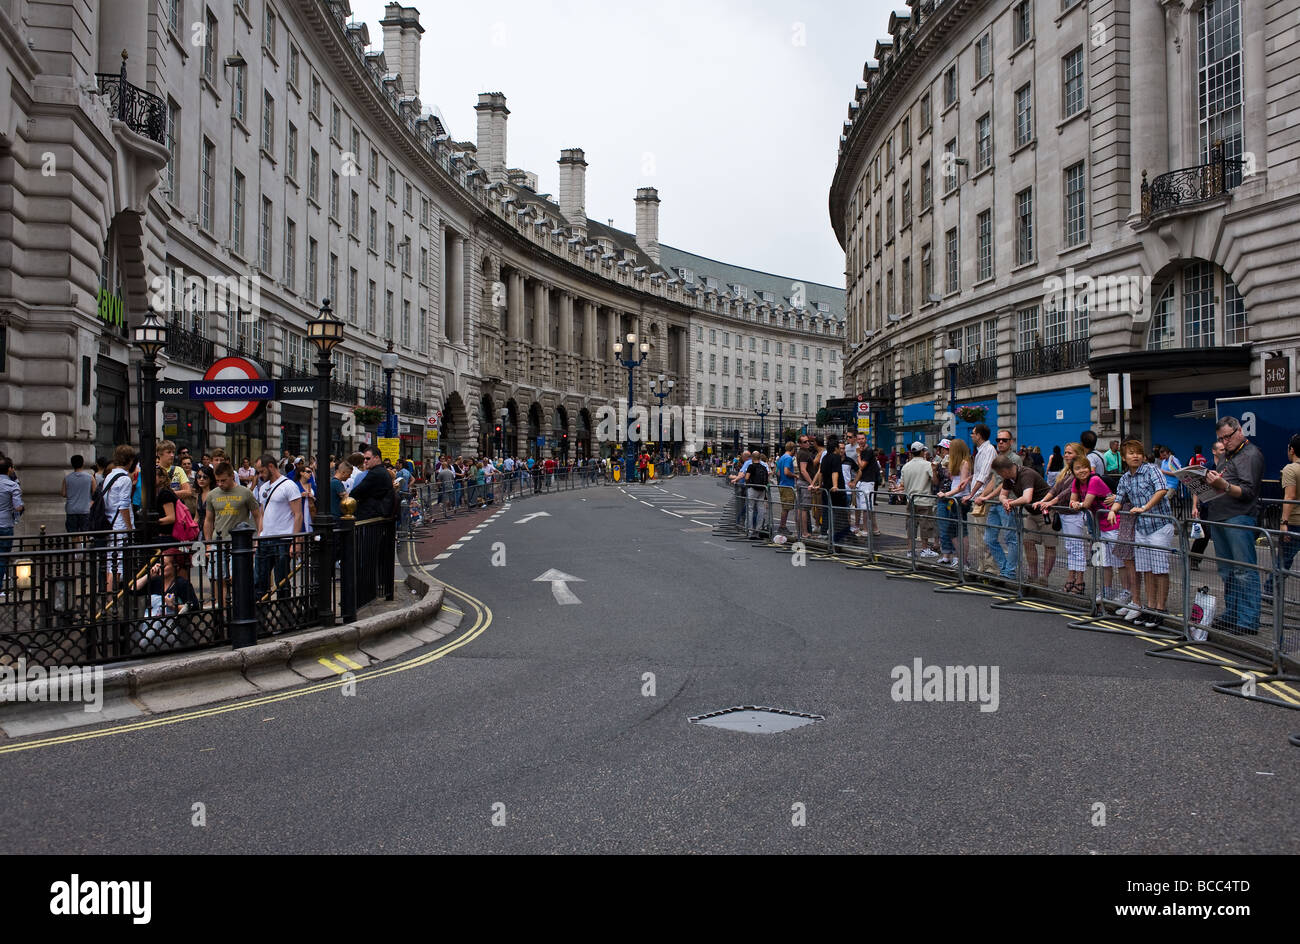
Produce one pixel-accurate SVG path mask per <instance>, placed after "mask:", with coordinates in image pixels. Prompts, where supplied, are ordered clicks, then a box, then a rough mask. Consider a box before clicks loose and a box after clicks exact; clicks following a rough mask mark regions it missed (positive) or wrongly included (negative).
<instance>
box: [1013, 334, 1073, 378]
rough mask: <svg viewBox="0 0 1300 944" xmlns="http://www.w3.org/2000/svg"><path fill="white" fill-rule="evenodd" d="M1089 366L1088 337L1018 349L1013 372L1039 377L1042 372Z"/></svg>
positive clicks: (1056, 372) (1048, 372)
mask: <svg viewBox="0 0 1300 944" xmlns="http://www.w3.org/2000/svg"><path fill="white" fill-rule="evenodd" d="M1087 366H1088V339H1087V338H1077V339H1075V340H1073V341H1062V342H1061V343H1060V344H1049V345H1047V346H1046V347H1041V346H1040V347H1032V348H1029V349H1028V350H1025V351H1016V354H1015V359H1014V361H1013V362H1012V372H1013V375H1014V376H1016V377H1038V376H1041V375H1042V374H1059V373H1061V372H1062V371H1066V370H1078V369H1080V368H1083V367H1087Z"/></svg>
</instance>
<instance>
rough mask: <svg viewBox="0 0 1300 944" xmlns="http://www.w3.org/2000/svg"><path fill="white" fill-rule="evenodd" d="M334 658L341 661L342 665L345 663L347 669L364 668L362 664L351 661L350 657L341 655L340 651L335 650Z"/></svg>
mask: <svg viewBox="0 0 1300 944" xmlns="http://www.w3.org/2000/svg"><path fill="white" fill-rule="evenodd" d="M334 658H336V659H338V660H339V661H340V662H342V663H343V664H344V665H346V666H347V667H348V668H349V669H364V668H365V666H364V665H360V664H358V663H356V662H353V661H352V660H351V659H349V658H348V657H347V656H345V655H343V654H342V653H340V652H336V653H334Z"/></svg>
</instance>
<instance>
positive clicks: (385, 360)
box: [379, 340, 397, 439]
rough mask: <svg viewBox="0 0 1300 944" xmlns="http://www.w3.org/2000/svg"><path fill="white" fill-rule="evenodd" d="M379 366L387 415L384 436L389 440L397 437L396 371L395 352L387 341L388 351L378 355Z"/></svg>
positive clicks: (391, 343)
mask: <svg viewBox="0 0 1300 944" xmlns="http://www.w3.org/2000/svg"><path fill="white" fill-rule="evenodd" d="M379 366H380V367H382V368H383V369H384V383H385V390H384V404H385V406H384V409H385V411H386V413H387V414H388V415H387V416H386V417H385V419H384V435H385V436H387V437H388V438H389V439H395V438H396V437H397V414H396V413H394V412H393V371H395V370H397V352H396V351H394V350H393V342H392V340H389V342H388V350H387V351H385V352H384V353H383V354H380V355H379Z"/></svg>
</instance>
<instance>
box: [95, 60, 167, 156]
mask: <svg viewBox="0 0 1300 944" xmlns="http://www.w3.org/2000/svg"><path fill="white" fill-rule="evenodd" d="M95 78H96V79H97V80H98V81H99V94H100V95H105V96H107V97H108V107H109V114H111V115H112V116H113V117H114V118H116V119H117V120H118V121H121V122H123V123H124V124H125V125H126V126H127V127H128V128H130V129H131V130H132V131H134V132H135V133H136V134H139V135H143V136H144V137H146V138H148V139H149V140H151V141H157V142H158V143H159V144H166V143H167V103H166V102H165V101H163V100H162V99H161V98H159V97H158V96H157V95H154V94H153V93H152V92H146V91H145V90H144V89H142V88H139V87H137V86H135V85H132V84H131V83H130V82H128V81H127V80H126V60H125V59H123V60H122V71H121V72H120V73H119V74H117V75H113V74H112V73H105V72H97V73H96V74H95Z"/></svg>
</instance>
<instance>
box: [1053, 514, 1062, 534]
mask: <svg viewBox="0 0 1300 944" xmlns="http://www.w3.org/2000/svg"><path fill="white" fill-rule="evenodd" d="M1052 530H1053V531H1060V530H1061V516H1060V515H1059V514H1057V513H1056V512H1052Z"/></svg>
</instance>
